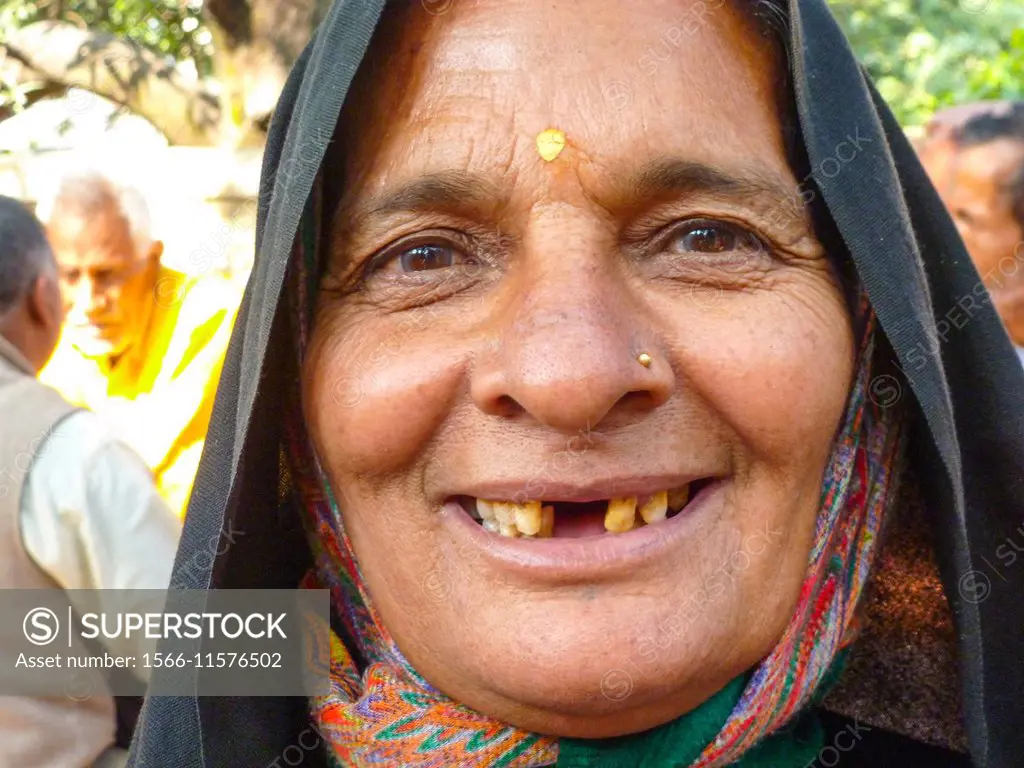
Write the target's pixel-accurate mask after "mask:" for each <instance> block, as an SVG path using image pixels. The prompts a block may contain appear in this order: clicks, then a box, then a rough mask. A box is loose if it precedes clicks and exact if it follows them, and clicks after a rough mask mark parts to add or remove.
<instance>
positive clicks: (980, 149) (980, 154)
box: [956, 138, 1024, 193]
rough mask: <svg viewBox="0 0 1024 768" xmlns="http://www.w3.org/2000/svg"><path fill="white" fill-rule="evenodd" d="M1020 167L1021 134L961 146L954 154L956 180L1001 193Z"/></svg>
mask: <svg viewBox="0 0 1024 768" xmlns="http://www.w3.org/2000/svg"><path fill="white" fill-rule="evenodd" d="M1022 168H1024V138H1022V139H1015V138H1003V139H995V140H993V141H989V142H986V143H984V144H977V145H974V146H968V147H963V148H962V149H961V150H960V151H959V152H958V153H957V156H956V174H957V183H958V185H962V186H969V187H971V188H972V189H977V190H979V191H980V190H988V191H990V192H992V193H996V192H999V193H1003V192H1007V191H1008V187H1009V186H1010V185H1011V183H1013V182H1014V181H1015V180H1016V179H1017V178H1018V177H1019V175H1020V173H1021V169H1022Z"/></svg>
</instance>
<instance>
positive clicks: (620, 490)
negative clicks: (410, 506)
mask: <svg viewBox="0 0 1024 768" xmlns="http://www.w3.org/2000/svg"><path fill="white" fill-rule="evenodd" d="M715 476H716V475H715V473H713V472H703V473H693V474H680V475H646V476H640V475H630V476H622V477H609V478H603V479H601V480H597V481H593V482H584V483H567V482H555V481H548V480H545V479H543V478H538V477H529V478H525V479H517V480H501V481H497V482H486V483H479V484H475V485H472V486H470V487H466V488H463V489H460V490H459V491H458V492H457V493H455V494H452V496H473V497H475V498H478V499H487V500H489V501H520V502H521V501H530V500H542V501H568V502H577V503H585V502H590V501H604V500H605V499H613V498H630V497H632V496H645V495H650V494H655V493H657V492H658V491H667V490H671V489H673V488H679V487H681V486H684V485H687V484H689V483H692V482H694V481H696V480H704V479H706V478H710V477H715ZM449 498H451V496H449Z"/></svg>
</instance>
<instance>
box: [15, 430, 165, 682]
mask: <svg viewBox="0 0 1024 768" xmlns="http://www.w3.org/2000/svg"><path fill="white" fill-rule="evenodd" d="M20 514H21V531H22V539H23V542H24V546H25V549H26V551H27V552H28V554H29V556H30V557H31V558H32V559H33V560H35V562H36V564H37V565H38V566H39V567H40V568H41V569H42V570H43V571H44V572H45V573H46V574H47V575H49V576H50V578H52V579H53V580H54V581H55V582H56V583H57V584H58V585H59V586H61V587H62V588H64V589H100V590H120V589H161V590H162V589H167V588H168V586H169V584H170V581H171V568H172V566H173V565H174V554H175V552H176V550H177V548H178V539H179V537H180V535H181V525H180V523H179V522H178V518H177V517H176V516H175V515H174V513H173V512H171V510H170V508H169V507H168V506H167V504H166V503H165V502H164V501H163V499H162V498H160V495H159V494H158V493H157V490H156V486H155V485H154V484H153V475H152V474H151V472H150V471H149V468H148V467H146V465H145V464H144V463H143V461H142V459H141V458H140V457H139V456H138V455H137V454H136V453H135V452H134V451H133V450H132V449H131V448H129V447H128V446H127V445H126V444H125V443H123V442H121V441H120V440H118V438H117V437H116V435H115V433H114V431H113V430H112V428H110V427H109V426H107V425H106V424H105V423H104V422H103V421H102V420H101V419H100V418H99V417H98V416H97V415H96V414H95V413H92V412H91V411H76V412H75V413H73V414H71V415H70V416H68V417H67V418H66V419H64V420H63V421H61V422H60V423H59V424H58V425H57V426H56V428H55V429H54V431H53V433H52V435H51V437H50V439H49V440H48V441H47V442H46V444H45V448H44V449H43V450H42V451H41V453H40V455H39V456H38V457H37V458H36V460H35V462H34V463H33V465H32V467H31V469H30V470H29V474H28V477H27V478H26V479H25V486H24V489H23V491H22V499H21V508H20ZM116 597H117V596H116V595H115V594H113V593H111V594H110V595H109V596H106V595H105V596H104V605H105V606H106V607H107V608H108V609H110V610H117V608H114V607H112V606H114V605H117V606H118V607H119V608H120V609H122V610H123V609H124V608H123V607H122V606H123V602H122V603H118V602H117V600H116ZM136 634H141V633H136ZM101 637H102V636H101ZM104 642H105V643H106V644H107V645H108V648H109V650H110V652H111V653H112V654H117V655H125V654H129V655H135V656H136V657H137V658H140V657H141V656H140V654H141V653H143V652H145V651H146V650H149V651H151V650H152V645H153V644H152V641H148V642H147V641H143V640H141V638H140V644H139V645H134V644H133V645H127V646H126V645H123V644H120V643H116V642H113V641H108V640H105V641H104ZM135 673H136V676H137V677H139V678H141V679H146V678H147V677H148V675H145V674H144V673H143V670H135Z"/></svg>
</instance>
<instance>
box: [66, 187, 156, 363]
mask: <svg viewBox="0 0 1024 768" xmlns="http://www.w3.org/2000/svg"><path fill="white" fill-rule="evenodd" d="M47 234H48V235H49V238H50V242H51V244H52V245H53V250H54V253H55V254H56V256H57V262H58V264H59V265H60V273H61V289H62V291H63V294H64V303H65V307H66V308H67V321H66V326H65V334H66V335H67V337H68V339H69V340H70V341H71V343H72V344H73V345H74V346H75V347H76V348H77V349H78V350H79V351H80V352H81V353H82V354H83V355H85V356H86V357H89V358H94V359H98V358H110V359H116V358H118V357H120V356H121V355H122V354H123V353H124V352H126V351H128V350H129V349H130V348H132V347H133V346H135V345H136V344H137V343H138V342H139V340H140V339H141V338H142V336H143V334H144V333H145V330H146V325H147V324H148V322H149V317H150V314H151V308H152V305H153V301H154V290H155V287H156V281H157V277H158V270H159V262H160V252H161V245H160V243H159V242H156V243H154V244H153V245H152V246H151V247H150V248H149V249H147V251H146V252H145V253H138V251H137V249H136V247H135V242H134V241H133V239H132V236H131V229H130V227H129V225H128V222H127V220H126V219H125V218H124V216H123V215H122V214H121V213H120V212H119V211H118V210H117V209H116V208H114V207H113V206H107V207H105V208H103V209H101V211H100V212H99V213H90V214H89V215H85V214H84V213H78V212H75V211H73V210H70V211H68V210H65V211H62V212H61V213H60V214H59V215H57V216H55V217H54V218H53V219H52V220H51V222H50V225H49V227H48V229H47Z"/></svg>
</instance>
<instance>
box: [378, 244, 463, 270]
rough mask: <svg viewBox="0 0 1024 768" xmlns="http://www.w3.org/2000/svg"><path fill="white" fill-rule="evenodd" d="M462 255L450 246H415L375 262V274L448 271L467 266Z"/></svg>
mask: <svg viewBox="0 0 1024 768" xmlns="http://www.w3.org/2000/svg"><path fill="white" fill-rule="evenodd" d="M468 263H470V259H468V258H467V257H466V256H465V255H464V254H462V253H461V252H460V251H458V250H457V249H456V248H453V247H452V246H450V245H442V244H439V243H431V244H426V245H416V246H413V247H411V248H405V249H403V250H401V251H400V252H398V253H393V254H392V255H390V256H387V257H385V258H384V259H382V260H380V261H378V262H377V264H376V265H375V266H376V268H375V269H373V270H372V271H375V272H390V273H392V274H395V273H397V274H413V273H416V272H430V271H434V270H439V269H448V268H450V267H454V266H457V265H459V264H468Z"/></svg>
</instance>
